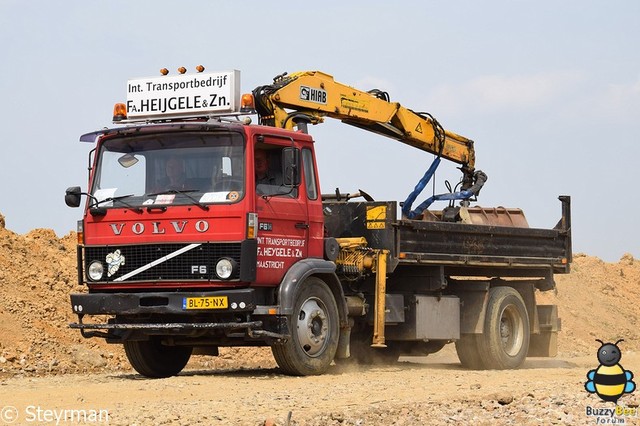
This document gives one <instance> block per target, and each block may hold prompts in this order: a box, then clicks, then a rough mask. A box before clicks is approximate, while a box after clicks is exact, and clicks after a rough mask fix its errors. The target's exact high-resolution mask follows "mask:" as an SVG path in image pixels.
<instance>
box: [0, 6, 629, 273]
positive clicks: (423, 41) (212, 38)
mask: <svg viewBox="0 0 640 426" xmlns="http://www.w3.org/2000/svg"><path fill="white" fill-rule="evenodd" d="M639 20H640V2H637V1H635V0H627V1H622V0H621V1H614V2H596V1H591V0H582V1H573V0H568V1H561V2H559V1H546V0H542V1H535V2H533V1H517V0H511V1H506V0H505V1H495V0H487V1H482V2H478V1H446V2H445V1H430V0H426V1H425V0H423V1H417V0H416V1H395V2H390V1H378V0H369V1H351V2H346V1H334V0H325V1H322V2H296V3H295V4H294V3H290V2H264V1H257V0H254V1H251V0H249V1H224V0H220V1H216V2H205V1H188V0H187V1H180V2H176V1H172V2H169V1H165V0H154V1H137V2H131V1H121V0H111V1H109V2H100V1H94V2H87V1H63V0H61V1H56V2H51V1H42V0H40V1H37V0H35V1H28V2H26V1H22V0H0V39H1V40H3V41H2V44H1V46H0V57H1V58H2V59H1V64H2V66H0V117H2V123H3V125H2V126H0V147H1V148H2V154H1V155H0V213H1V214H2V215H4V216H5V220H6V227H7V228H8V229H10V230H12V231H13V232H16V233H19V234H24V233H27V232H29V231H30V230H32V229H36V228H51V229H53V230H55V232H56V233H57V234H58V235H59V236H63V235H65V234H67V233H68V232H69V231H71V230H75V229H76V222H77V220H78V219H80V218H81V215H82V213H81V210H80V209H71V208H69V207H67V206H66V205H65V203H64V191H65V189H66V188H67V187H69V186H75V185H80V186H82V188H83V189H85V190H86V188H87V167H88V154H89V151H90V150H91V149H92V145H91V144H89V143H85V142H79V137H80V135H82V134H83V133H88V132H91V131H93V130H97V129H100V128H102V127H105V126H110V125H112V123H111V115H112V108H113V104H114V103H115V102H119V101H124V100H125V99H126V82H127V80H128V79H132V78H137V77H148V76H157V75H159V71H158V70H159V69H161V68H164V67H166V68H168V69H170V70H175V69H177V68H178V67H180V66H185V67H186V68H188V69H189V70H190V72H193V70H194V68H195V66H196V65H198V64H202V65H204V66H205V67H206V69H207V71H226V70H232V69H237V70H240V71H241V84H242V90H243V91H244V92H249V91H250V90H252V89H253V88H255V87H257V86H259V85H263V84H268V83H270V82H271V81H272V79H273V77H274V76H276V75H278V74H281V73H282V72H284V71H288V72H290V73H291V72H295V71H303V70H320V71H323V72H325V73H328V74H331V75H333V76H334V77H335V79H336V80H337V81H339V82H341V83H345V84H348V85H351V86H354V87H357V88H358V89H361V90H369V89H373V88H378V89H381V90H384V91H386V92H388V93H389V94H390V96H391V100H392V101H395V102H400V103H401V104H402V105H404V106H406V107H408V108H410V109H413V110H415V111H427V112H429V113H431V114H432V115H433V116H435V117H436V118H437V119H438V121H439V122H440V123H441V124H442V125H443V126H444V127H445V128H446V129H448V130H451V131H454V132H456V133H459V134H461V135H464V136H466V137H468V138H470V139H473V140H474V141H475V149H476V167H477V168H478V169H481V170H483V171H484V172H485V173H486V174H487V175H488V177H489V179H488V181H487V183H486V184H485V187H484V188H483V189H482V192H481V193H480V197H479V199H478V204H479V205H482V206H485V207H494V206H505V207H518V208H521V209H523V210H524V212H525V214H526V216H527V219H528V222H529V224H530V226H532V227H537V228H551V227H553V226H555V224H556V223H557V222H558V220H559V219H560V215H561V206H560V202H559V201H558V199H557V197H558V196H559V195H570V196H571V197H572V235H573V248H574V253H586V254H588V255H593V256H598V257H600V258H602V259H603V260H605V261H613V262H615V261H617V260H618V259H620V257H621V256H622V255H623V254H625V253H631V254H632V255H634V257H635V258H639V257H640V248H639V247H640V246H639V244H638V240H639V239H640V230H639V228H638V224H637V217H638V214H639V211H640V197H639V196H638V195H637V194H636V193H635V190H634V188H635V186H636V184H637V182H638V173H639V171H638V160H639V159H640V140H639V139H640V54H638V51H637V47H638V42H639V41H640V25H638V22H639ZM174 74H175V71H174ZM310 133H311V134H312V135H313V137H314V139H315V141H316V150H317V158H318V167H319V173H320V185H321V188H322V191H323V192H325V193H327V192H333V191H334V190H335V188H336V187H338V188H340V190H341V191H343V192H354V191H355V190H357V189H362V190H364V191H366V192H367V193H369V194H371V195H372V196H373V197H374V198H375V199H376V200H396V201H402V200H404V199H405V198H406V197H407V195H408V194H409V192H410V191H411V190H412V189H413V187H414V186H415V184H416V183H417V181H418V180H419V179H420V177H421V176H422V175H423V173H424V172H425V170H426V169H427V168H428V166H429V164H430V163H431V161H432V155H431V154H428V153H424V152H422V151H417V150H415V149H414V148H411V147H408V146H405V145H403V144H400V143H397V142H396V141H393V140H391V139H386V138H384V137H382V136H378V135H374V134H370V133H367V132H365V131H362V130H359V129H356V128H352V127H350V126H346V125H344V124H342V123H340V122H338V121H334V120H331V119H328V120H327V121H326V122H325V123H323V124H320V125H317V126H313V127H311V128H310ZM446 163H447V162H446V161H445V162H443V164H442V165H441V166H440V169H439V171H438V174H437V175H436V181H435V188H431V187H430V188H429V189H428V191H429V193H427V191H425V193H423V195H422V196H421V197H419V198H418V200H417V202H416V203H419V202H421V201H422V200H423V199H426V198H428V197H429V196H430V195H431V194H432V193H433V191H434V190H435V192H436V193H442V192H446V189H445V181H446V180H450V181H451V182H452V183H453V184H455V183H457V181H458V179H459V172H458V171H457V170H456V169H455V165H454V164H446ZM416 205H417V204H416ZM441 207H444V205H442V204H440V205H435V206H434V207H432V208H441Z"/></svg>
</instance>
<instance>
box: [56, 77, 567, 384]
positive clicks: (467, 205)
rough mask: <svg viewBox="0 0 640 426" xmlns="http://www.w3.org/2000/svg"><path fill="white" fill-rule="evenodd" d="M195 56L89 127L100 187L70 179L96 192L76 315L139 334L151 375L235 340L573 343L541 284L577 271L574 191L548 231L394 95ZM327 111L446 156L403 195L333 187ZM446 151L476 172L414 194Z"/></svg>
mask: <svg viewBox="0 0 640 426" xmlns="http://www.w3.org/2000/svg"><path fill="white" fill-rule="evenodd" d="M165 71H166V70H163V73H165ZM198 71H200V72H199V73H197V74H182V73H181V74H179V75H176V76H168V75H165V76H160V77H152V78H141V79H134V80H130V81H129V82H128V83H127V103H126V104H118V105H116V107H115V108H114V123H115V125H114V126H113V127H111V128H104V129H101V130H98V131H95V132H92V133H88V134H85V135H83V136H82V137H81V138H80V140H81V141H83V142H89V143H92V144H94V145H95V146H94V148H93V149H92V150H91V151H90V155H89V156H90V159H89V164H90V168H89V181H88V189H87V190H86V191H82V190H81V188H80V187H78V186H76V187H70V188H68V189H67V191H66V194H65V201H66V203H67V205H69V206H71V207H79V206H80V205H81V201H82V196H83V195H84V196H85V203H84V210H83V211H84V213H83V217H82V220H80V221H79V222H78V251H77V261H78V281H79V282H80V283H81V285H83V286H85V287H86V291H85V292H82V293H78V294H72V295H71V306H72V309H73V312H74V313H75V314H77V315H78V321H77V322H76V323H73V324H71V325H70V326H71V327H72V328H74V329H79V330H80V332H81V333H82V335H83V336H84V337H87V338H92V337H97V338H104V339H106V340H107V341H108V342H110V343H117V344H123V345H124V349H125V352H126V355H127V357H128V359H129V361H130V363H131V365H132V366H133V368H134V369H135V370H136V371H138V372H139V373H140V374H142V375H144V376H148V377H167V376H171V375H175V374H177V373H179V372H180V371H181V370H182V369H183V368H184V367H185V365H186V364H187V362H188V361H189V358H190V356H191V355H192V354H207V355H213V356H215V355H217V354H218V348H219V347H221V346H264V345H268V346H270V347H271V348H272V351H273V355H274V357H275V359H276V361H277V363H278V365H279V366H280V368H281V370H282V371H283V372H284V373H286V374H293V375H313V374H322V373H323V372H325V371H326V370H327V369H328V368H329V366H330V364H331V363H332V362H333V361H335V362H349V360H354V359H355V360H357V361H360V362H373V361H379V360H383V361H394V360H397V358H398V357H399V356H400V355H402V354H414V355H426V354H429V353H434V352H436V351H438V350H440V349H441V348H442V347H444V345H446V344H448V343H454V344H455V346H456V349H457V352H458V355H459V358H460V360H461V362H462V364H463V365H464V366H466V367H469V368H482V369H506V368H517V367H518V366H520V365H521V364H522V362H523V361H524V359H525V357H526V356H554V355H555V354H556V347H557V332H558V330H559V329H560V320H559V318H558V312H557V308H556V306H553V305H539V304H537V303H536V293H537V292H540V291H549V290H552V289H554V288H555V282H554V274H559V273H568V272H569V265H570V262H571V225H570V199H569V197H568V196H561V197H559V198H560V201H561V203H560V204H561V209H560V210H561V219H560V221H559V222H558V224H557V225H556V226H555V227H553V228H551V229H540V228H531V227H529V226H528V224H527V221H526V219H525V217H524V214H523V213H522V211H521V210H519V209H507V208H483V207H479V206H472V205H471V202H472V201H475V200H476V199H477V195H478V193H479V192H480V189H481V188H482V185H483V184H484V182H485V181H486V180H487V177H486V175H485V174H484V173H482V172H480V171H478V170H476V169H475V167H474V166H475V151H474V148H473V141H471V140H470V139H467V138H465V137H463V136H460V135H457V134H455V133H453V132H450V131H448V130H445V129H444V128H443V127H442V126H441V125H440V124H439V123H438V122H437V120H436V119H435V118H434V117H433V116H431V115H430V114H427V113H416V112H414V111H412V110H409V109H407V108H404V107H403V106H402V105H400V104H399V103H394V102H391V101H390V99H389V96H388V94H386V93H385V92H382V91H380V90H372V91H368V92H363V91H360V90H358V89H355V88H353V87H349V86H347V85H343V84H341V83H338V82H336V81H334V79H333V77H331V76H330V75H328V74H325V73H322V72H319V71H304V72H299V73H294V74H291V75H286V74H283V75H280V76H277V77H276V78H274V81H273V83H272V84H268V85H265V86H260V87H258V88H256V89H255V90H254V91H253V92H252V93H251V94H247V95H242V96H241V95H240V73H239V72H238V71H229V72H218V73H202V72H201V71H203V69H202V68H201V67H199V69H198ZM181 72H184V69H182V70H181ZM256 115H257V119H258V124H251V121H252V120H251V116H256ZM325 117H331V118H335V119H339V120H341V121H342V122H344V123H346V124H350V125H354V126H357V127H359V128H362V129H364V130H368V131H372V132H375V133H377V134H382V135H384V136H387V137H389V138H391V139H393V140H396V141H399V142H402V143H406V144H409V145H411V146H414V147H415V148H417V149H419V150H421V151H425V152H429V153H432V154H434V156H433V158H434V160H433V162H432V164H431V166H430V167H429V169H428V170H427V172H426V173H425V176H424V177H423V179H421V180H420V182H419V183H418V184H417V185H416V186H415V189H414V191H413V192H411V194H410V195H409V196H408V197H407V198H406V199H405V200H404V201H403V202H402V203H397V202H395V201H375V200H373V199H372V198H371V197H370V196H369V195H368V194H367V193H365V192H362V191H357V192H354V193H340V191H339V190H336V191H335V192H334V193H331V194H328V195H326V194H325V195H323V194H322V193H321V191H320V185H319V182H320V171H319V170H318V164H317V162H316V156H315V144H314V140H313V138H312V137H311V135H309V134H308V132H307V129H308V125H309V124H317V123H320V122H322V120H323V119H324V118H325ZM365 152H366V155H376V154H375V152H373V151H366V150H365ZM366 155H364V156H363V160H362V161H361V164H360V166H362V163H364V165H363V167H364V169H363V176H366V173H369V170H368V169H367V167H366ZM441 159H446V160H450V161H453V162H455V163H457V164H460V169H461V170H462V174H463V176H462V179H461V185H460V187H459V188H457V189H458V190H455V191H449V192H447V193H444V194H438V195H432V196H431V197H429V198H428V199H427V200H425V201H424V202H422V203H421V204H420V205H419V206H418V207H416V208H415V209H412V206H413V202H414V201H415V200H416V199H417V197H418V196H419V193H420V191H421V190H422V189H423V188H424V187H425V186H426V183H427V182H428V181H429V179H430V178H431V176H432V174H433V172H434V171H435V169H436V168H437V166H438V164H439V163H440V160H441ZM354 167H358V165H357V164H356V165H354ZM389 167H390V168H392V167H393V165H390V166H389ZM358 184H360V183H358ZM348 185H353V184H352V183H348ZM456 200H459V203H458V205H455V201H456ZM436 201H446V202H447V205H446V206H445V208H443V209H441V210H431V209H429V206H430V205H431V203H433V202H436ZM398 204H400V207H401V209H400V211H399V210H398V207H399V206H398ZM88 319H89V320H88Z"/></svg>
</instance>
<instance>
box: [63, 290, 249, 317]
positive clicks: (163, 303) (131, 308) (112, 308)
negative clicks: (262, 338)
mask: <svg viewBox="0 0 640 426" xmlns="http://www.w3.org/2000/svg"><path fill="white" fill-rule="evenodd" d="M193 297H227V301H228V303H227V306H228V307H227V308H222V309H194V310H191V309H189V310H187V309H185V307H184V303H185V299H186V298H193ZM71 306H72V309H73V312H74V313H76V314H78V315H144V314H178V315H185V314H202V313H215V314H222V313H224V314H228V313H232V314H235V313H250V312H253V311H254V309H255V308H256V298H255V291H254V290H253V289H251V288H243V289H237V290H221V291H203V292H199V291H198V292H195V291H190V292H177V293H167V292H155V293H90V294H84V293H81V294H72V295H71Z"/></svg>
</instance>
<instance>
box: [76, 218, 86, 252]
mask: <svg viewBox="0 0 640 426" xmlns="http://www.w3.org/2000/svg"><path fill="white" fill-rule="evenodd" d="M76 235H77V236H78V245H79V246H81V245H83V244H84V224H83V223H82V221H81V220H79V221H78V223H77V224H76Z"/></svg>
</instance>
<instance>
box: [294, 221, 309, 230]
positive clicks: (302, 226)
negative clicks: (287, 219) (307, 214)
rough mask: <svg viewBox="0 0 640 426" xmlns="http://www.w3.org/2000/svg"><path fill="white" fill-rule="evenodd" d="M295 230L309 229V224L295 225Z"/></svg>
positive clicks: (299, 223) (300, 223)
mask: <svg viewBox="0 0 640 426" xmlns="http://www.w3.org/2000/svg"><path fill="white" fill-rule="evenodd" d="M296 228H298V229H309V224H308V223H304V222H298V223H296Z"/></svg>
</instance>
